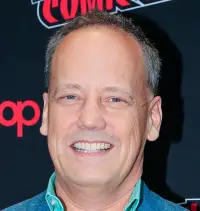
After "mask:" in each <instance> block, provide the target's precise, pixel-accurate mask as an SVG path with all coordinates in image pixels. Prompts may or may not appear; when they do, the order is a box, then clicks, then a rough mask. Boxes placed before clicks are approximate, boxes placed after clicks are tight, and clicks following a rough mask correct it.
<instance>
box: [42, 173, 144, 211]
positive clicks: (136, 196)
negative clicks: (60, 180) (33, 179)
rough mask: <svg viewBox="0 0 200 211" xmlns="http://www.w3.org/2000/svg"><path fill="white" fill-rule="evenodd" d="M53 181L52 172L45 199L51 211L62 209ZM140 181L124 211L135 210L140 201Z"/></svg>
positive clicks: (61, 210)
mask: <svg viewBox="0 0 200 211" xmlns="http://www.w3.org/2000/svg"><path fill="white" fill-rule="evenodd" d="M55 181H56V174H55V172H54V173H53V174H52V175H51V177H50V179H49V183H48V187H47V192H46V196H45V199H46V201H47V204H48V206H49V208H50V210H51V211H64V207H63V205H62V203H61V201H60V200H59V199H58V197H56V194H55ZM141 183H142V181H141V179H140V180H139V181H138V182H137V184H136V186H135V188H134V190H133V192H132V194H131V197H130V200H129V203H128V204H127V205H126V207H125V209H124V211H135V210H136V208H137V207H138V204H139V201H140V190H141Z"/></svg>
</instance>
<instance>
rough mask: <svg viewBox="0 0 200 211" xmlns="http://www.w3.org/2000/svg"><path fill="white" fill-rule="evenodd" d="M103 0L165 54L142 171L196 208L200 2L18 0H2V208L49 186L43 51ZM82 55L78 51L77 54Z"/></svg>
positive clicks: (166, 193)
mask: <svg viewBox="0 0 200 211" xmlns="http://www.w3.org/2000/svg"><path fill="white" fill-rule="evenodd" d="M94 7H98V8H99V9H100V10H102V9H104V10H107V11H108V12H110V13H112V14H114V13H119V12H120V13H123V14H124V15H125V16H127V17H133V18H135V19H136V20H137V21H138V22H139V23H140V24H141V25H142V27H143V29H144V30H145V31H146V33H147V35H149V37H150V38H151V39H152V41H153V42H155V45H156V46H157V48H158V49H159V50H160V53H161V56H162V59H163V78H162V81H161V85H160V94H161V96H162V97H163V112H164V119H163V125H162V130H161V136H160V138H159V139H158V140H157V142H155V143H149V144H148V145H147V147H146V154H145V166H144V176H143V179H144V180H145V182H146V183H147V184H148V185H149V187H150V188H151V189H152V190H154V191H155V192H157V193H159V194H160V195H161V196H163V197H165V198H167V199H169V200H172V201H174V202H176V203H181V204H182V205H183V206H186V207H188V208H189V209H190V210H192V211H196V210H197V209H198V208H197V204H199V200H200V165H199V161H200V138H199V135H200V134H199V133H200V109H199V108H200V64H199V61H200V59H199V57H200V53H199V51H200V2H199V1H198V0H192V1H189V0H171V1H170V0H141V1H139V0H20V1H8V0H7V1H2V2H1V3H0V11H1V16H0V17H1V24H0V28H1V30H0V43H1V44H0V46H1V48H0V55H1V56H0V71H1V72H0V73H1V77H0V135H1V136H0V137H1V138H0V142H1V147H0V167H1V168H0V169H1V177H0V187H1V193H0V209H2V208H5V207H7V206H9V205H11V204H15V203H17V202H19V201H22V200H24V199H27V198H30V197H33V196H34V195H36V194H38V193H39V192H41V191H43V190H44V189H45V188H46V186H47V182H48V179H49V176H50V175H51V173H52V171H53V168H52V163H51V160H50V158H49V154H48V150H47V142H46V138H45V137H42V136H41V135H40V133H39V127H40V124H41V111H42V106H43V104H42V93H43V92H44V91H45V89H44V73H43V69H44V53H45V46H46V44H47V41H48V39H49V37H50V36H51V35H52V34H53V33H54V32H55V30H57V29H58V28H59V27H60V26H62V25H63V24H67V23H68V21H70V20H71V19H73V18H74V17H76V15H77V14H78V13H81V14H85V13H87V12H88V10H89V9H91V8H94ZM77 61H78V58H77Z"/></svg>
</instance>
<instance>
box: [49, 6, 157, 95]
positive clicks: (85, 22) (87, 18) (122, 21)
mask: <svg viewBox="0 0 200 211" xmlns="http://www.w3.org/2000/svg"><path fill="white" fill-rule="evenodd" d="M95 25H103V26H107V27H112V28H118V29H121V30H123V31H125V32H126V33H128V34H130V35H131V36H133V37H134V38H135V39H136V41H137V42H138V43H139V44H140V46H141V48H142V50H143V53H144V57H145V60H146V68H147V74H148V81H147V82H148V88H149V89H150V90H151V91H152V93H153V94H156V92H157V89H158V84H159V78H160V69H161V59H160V57H159V53H158V51H157V49H156V48H155V47H154V45H153V44H152V43H151V42H150V40H149V39H148V38H147V37H146V35H145V34H144V32H143V31H142V30H141V28H140V27H139V26H137V25H135V24H134V23H133V21H132V20H131V19H127V18H125V17H123V16H122V15H119V14H118V15H113V14H109V13H108V12H105V11H103V12H100V11H98V10H92V11H90V12H89V13H87V14H86V15H80V16H78V17H76V18H75V19H73V20H72V21H71V22H69V23H67V24H65V25H64V26H63V27H62V28H60V29H59V30H58V31H57V32H56V33H55V35H54V36H52V37H51V38H50V40H49V43H48V45H47V50H46V55H45V61H46V65H45V84H46V86H47V87H48V86H49V80H50V77H51V71H50V69H51V63H52V57H53V55H54V52H55V50H56V47H57V46H58V45H59V44H60V43H61V42H62V40H63V39H64V38H65V36H67V35H68V34H69V33H70V32H72V31H74V30H76V29H80V28H84V27H88V26H95Z"/></svg>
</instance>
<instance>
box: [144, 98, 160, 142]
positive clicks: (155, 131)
mask: <svg viewBox="0 0 200 211" xmlns="http://www.w3.org/2000/svg"><path fill="white" fill-rule="evenodd" d="M161 105H162V100H161V98H160V97H159V96H156V97H154V98H153V100H152V101H151V103H150V105H149V114H148V127H147V128H148V131H147V139H148V140H149V141H155V140H156V139H157V138H158V137H159V134H160V127H161V122H162V108H161Z"/></svg>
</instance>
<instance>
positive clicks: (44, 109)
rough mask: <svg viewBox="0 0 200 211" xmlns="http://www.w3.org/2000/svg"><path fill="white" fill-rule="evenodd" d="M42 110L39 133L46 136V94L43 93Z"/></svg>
mask: <svg viewBox="0 0 200 211" xmlns="http://www.w3.org/2000/svg"><path fill="white" fill-rule="evenodd" d="M43 102H44V106H43V112H42V125H41V127H40V133H41V134H42V135H44V136H47V133H48V94H47V93H44V94H43Z"/></svg>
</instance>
